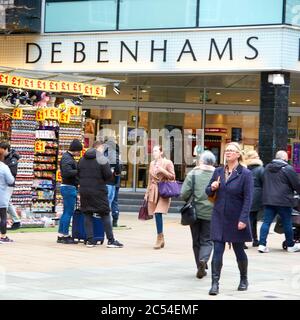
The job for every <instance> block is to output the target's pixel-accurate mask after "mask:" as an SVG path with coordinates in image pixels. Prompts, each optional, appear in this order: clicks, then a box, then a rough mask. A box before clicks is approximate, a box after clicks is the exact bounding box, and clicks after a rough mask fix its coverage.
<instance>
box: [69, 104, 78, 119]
mask: <svg viewBox="0 0 300 320" xmlns="http://www.w3.org/2000/svg"><path fill="white" fill-rule="evenodd" d="M69 112H70V115H71V116H76V117H79V116H80V114H81V108H80V107H79V106H70V107H69Z"/></svg>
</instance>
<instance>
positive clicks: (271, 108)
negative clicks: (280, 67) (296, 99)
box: [259, 72, 290, 164]
mask: <svg viewBox="0 0 300 320" xmlns="http://www.w3.org/2000/svg"><path fill="white" fill-rule="evenodd" d="M275 73H280V74H281V75H283V76H284V84H276V80H273V82H274V83H275V84H274V83H272V82H269V80H271V79H269V75H270V74H275ZM289 91H290V73H287V72H262V73H261V85H260V112H259V116H260V118H259V155H260V157H261V159H262V161H263V163H264V164H267V163H268V162H270V161H271V160H272V159H274V156H275V153H276V152H277V151H278V150H287V143H288V111H289Z"/></svg>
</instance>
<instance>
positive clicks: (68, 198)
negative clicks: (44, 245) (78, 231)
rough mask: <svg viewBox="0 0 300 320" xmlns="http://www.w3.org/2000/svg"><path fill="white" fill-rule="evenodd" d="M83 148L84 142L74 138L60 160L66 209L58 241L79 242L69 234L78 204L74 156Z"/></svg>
mask: <svg viewBox="0 0 300 320" xmlns="http://www.w3.org/2000/svg"><path fill="white" fill-rule="evenodd" d="M81 150H82V144H81V142H80V141H79V140H77V139H74V140H73V141H72V142H71V144H70V147H69V150H68V151H67V152H65V153H64V154H63V156H62V158H61V161H60V171H61V177H62V184H61V187H60V193H61V195H62V197H63V206H64V211H63V214H62V216H61V218H60V221H59V228H58V237H57V242H58V243H64V244H76V243H77V242H75V241H74V239H73V238H72V237H71V236H70V235H69V227H70V222H71V218H72V217H73V213H74V210H75V206H76V200H77V187H78V183H79V178H78V168H77V162H76V160H75V159H74V157H76V156H79V155H80V152H81Z"/></svg>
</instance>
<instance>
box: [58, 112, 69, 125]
mask: <svg viewBox="0 0 300 320" xmlns="http://www.w3.org/2000/svg"><path fill="white" fill-rule="evenodd" d="M70 119H71V115H70V112H68V111H67V112H61V113H60V120H59V122H60V123H70Z"/></svg>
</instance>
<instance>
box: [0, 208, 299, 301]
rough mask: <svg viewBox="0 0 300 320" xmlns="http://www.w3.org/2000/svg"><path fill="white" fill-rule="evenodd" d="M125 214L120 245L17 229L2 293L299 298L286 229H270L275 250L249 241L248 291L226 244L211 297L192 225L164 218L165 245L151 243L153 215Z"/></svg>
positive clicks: (2, 274) (6, 253)
mask: <svg viewBox="0 0 300 320" xmlns="http://www.w3.org/2000/svg"><path fill="white" fill-rule="evenodd" d="M120 217H121V218H120V219H121V220H120V224H121V225H126V226H127V227H126V228H117V229H114V232H115V237H116V239H117V240H119V241H120V242H122V243H124V245H125V246H124V248H122V249H109V248H106V246H105V245H102V246H100V245H99V246H97V247H94V248H86V247H85V246H84V245H83V244H78V245H63V244H58V243H56V236H57V235H56V233H53V232H46V233H43V232H42V233H14V234H11V238H13V239H14V240H15V243H12V244H2V245H0V256H1V263H0V288H1V290H0V299H41V300H45V299H47V300H48V299H55V300H57V299H107V300H123V299H133V300H136V299H143V300H146V299H147V300H151V299H161V300H166V299H168V300H175V299H177V300H186V299H188V300H202V299H209V300H219V299H227V300H233V299H272V300H274V299H277V300H278V299H297V300H298V299H300V252H297V253H287V252H285V251H283V250H282V249H281V243H282V240H283V236H281V235H278V234H276V233H273V232H272V233H271V234H270V235H269V243H268V246H269V248H270V253H266V254H261V253H258V252H257V248H252V247H251V245H250V244H249V245H250V246H249V249H248V250H247V254H248V258H249V283H250V285H249V289H248V291H246V292H239V291H237V290H236V289H237V286H238V283H239V272H238V267H237V264H236V261H235V256H234V252H233V250H229V249H228V246H227V247H226V252H225V254H224V267H223V270H222V276H221V281H220V294H219V295H218V296H216V297H212V296H209V295H208V290H209V288H210V283H211V281H210V270H209V271H208V276H207V277H205V278H203V279H201V280H199V279H197V278H196V276H195V274H196V267H195V262H194V257H193V253H192V241H191V236H190V230H189V227H184V226H182V225H180V217H179V215H169V216H167V217H166V218H165V221H164V222H165V223H164V233H165V238H166V246H165V248H164V249H161V250H154V249H153V248H152V247H153V245H154V243H155V238H156V232H155V221H154V220H149V221H139V220H138V219H137V214H129V213H121V215H120ZM105 244H106V241H105ZM209 267H210V266H209Z"/></svg>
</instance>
